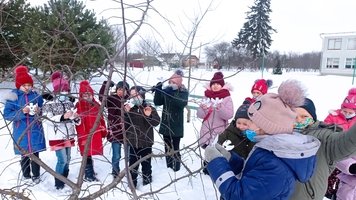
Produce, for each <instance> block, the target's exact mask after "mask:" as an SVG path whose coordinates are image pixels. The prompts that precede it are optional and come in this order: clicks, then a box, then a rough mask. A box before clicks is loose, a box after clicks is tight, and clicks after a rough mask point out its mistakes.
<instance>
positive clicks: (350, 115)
mask: <svg viewBox="0 0 356 200" xmlns="http://www.w3.org/2000/svg"><path fill="white" fill-rule="evenodd" d="M355 116H356V113H352V114H348V115H345V118H346V119H351V118H353V117H355Z"/></svg>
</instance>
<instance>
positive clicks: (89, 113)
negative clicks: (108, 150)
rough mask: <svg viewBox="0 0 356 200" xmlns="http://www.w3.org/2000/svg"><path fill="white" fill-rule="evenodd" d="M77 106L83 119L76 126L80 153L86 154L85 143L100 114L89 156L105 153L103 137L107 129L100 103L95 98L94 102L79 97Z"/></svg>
mask: <svg viewBox="0 0 356 200" xmlns="http://www.w3.org/2000/svg"><path fill="white" fill-rule="evenodd" d="M75 108H76V109H77V113H78V115H79V117H80V120H81V123H80V124H79V125H77V126H76V130H77V134H78V146H79V150H80V154H81V155H83V154H84V149H85V144H86V143H87V140H88V139H89V134H90V131H91V129H92V128H93V127H94V125H95V121H96V118H97V117H98V116H99V117H100V120H99V124H98V125H97V127H96V129H95V130H94V133H93V137H92V139H91V143H90V145H89V150H88V156H92V155H103V142H102V138H104V137H106V135H107V130H106V125H105V121H104V118H103V116H102V115H101V113H100V112H99V111H100V104H99V103H98V102H97V101H95V100H94V99H93V101H92V102H88V101H86V100H84V99H79V101H78V102H77V103H76V105H75Z"/></svg>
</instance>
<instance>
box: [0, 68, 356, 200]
mask: <svg viewBox="0 0 356 200" xmlns="http://www.w3.org/2000/svg"><path fill="white" fill-rule="evenodd" d="M215 72H216V71H205V70H201V69H198V70H194V71H193V72H192V76H193V77H194V78H197V79H203V80H200V81H198V80H196V79H193V80H192V82H191V88H192V89H191V90H190V93H191V94H195V95H203V94H204V85H205V84H207V83H208V81H210V79H211V78H212V77H213V73H215ZM222 72H223V73H224V75H225V78H226V80H225V81H226V82H228V83H230V84H231V85H232V86H233V91H232V92H231V95H232V97H233V101H234V109H235V110H236V109H237V108H238V106H239V105H240V104H241V103H242V102H243V100H244V98H245V97H247V96H250V89H251V86H252V84H253V82H254V81H255V80H256V79H258V78H262V77H261V76H262V74H261V72H240V73H237V74H236V72H235V71H224V70H223V71H222ZM172 74H173V71H166V70H161V69H160V68H155V69H154V70H151V71H147V70H146V71H143V70H142V69H135V70H133V71H129V74H128V76H129V77H131V78H132V79H130V78H129V79H128V82H129V84H130V85H131V86H132V85H134V84H136V85H141V86H144V87H145V88H147V89H149V88H151V87H152V86H153V85H155V84H156V83H157V82H159V81H160V80H162V78H163V79H167V78H169V77H170V76H171V75H172ZM187 75H188V72H187V71H185V76H187ZM263 78H265V79H272V80H273V86H272V88H271V89H270V92H276V89H277V88H278V86H279V84H280V83H281V82H282V81H284V80H287V79H297V80H299V81H301V82H302V83H303V84H304V86H305V87H306V88H307V89H308V97H309V98H311V99H312V100H313V101H314V103H315V105H316V107H317V115H318V119H320V120H323V119H324V118H325V117H326V115H327V113H328V110H329V109H336V108H339V107H340V105H341V102H342V101H343V99H344V98H345V96H346V95H347V92H348V90H349V89H350V88H351V87H352V77H345V76H320V75H319V74H318V73H312V72H290V73H286V72H285V73H284V74H283V75H272V74H271V73H269V72H264V74H263ZM104 80H105V78H102V77H100V78H95V79H92V80H91V83H92V85H93V87H94V89H95V90H96V91H98V90H99V88H100V85H101V83H102V81H104ZM113 80H114V82H116V83H117V82H118V81H120V80H121V78H120V77H119V76H118V75H117V74H114V77H113ZM184 84H185V85H187V84H188V82H187V79H186V78H184ZM1 88H4V87H1V85H0V89H1ZM0 91H2V92H3V90H0ZM146 98H147V99H152V94H151V93H148V94H146ZM157 109H158V110H159V111H161V108H160V107H158V108H157ZM2 110H3V104H1V111H2ZM195 114H196V113H195V111H193V113H192V118H191V121H190V122H189V123H185V127H184V128H185V133H184V134H185V136H184V138H183V139H182V140H181V147H182V148H184V147H187V146H189V145H191V144H193V143H195V145H193V149H190V150H188V149H187V150H184V151H183V152H182V159H183V162H184V164H185V165H186V166H187V167H188V168H189V170H190V171H194V170H197V169H199V168H200V167H201V159H200V158H199V155H202V154H203V152H202V151H201V150H200V149H199V148H195V147H196V140H197V137H198V133H199V129H200V126H201V120H199V119H196V118H195ZM5 123H6V122H5V121H4V120H3V118H2V117H1V116H0V127H1V131H0V152H2V153H1V156H0V177H1V178H0V189H8V188H15V189H17V190H18V191H22V190H23V189H24V188H27V189H26V193H28V194H29V195H30V198H31V199H46V200H51V199H66V198H68V193H69V192H70V191H69V190H70V188H69V187H68V186H66V187H65V189H64V190H62V191H57V190H56V189H55V188H54V179H53V177H52V176H51V175H50V174H49V173H46V172H45V171H44V170H43V169H42V170H41V173H42V176H41V179H42V182H41V183H39V184H38V185H31V186H30V187H27V186H19V185H21V184H24V183H23V182H20V180H19V178H20V177H21V173H20V171H21V170H20V165H19V159H20V158H19V157H18V156H14V153H13V145H12V141H11V138H10V136H9V131H8V130H7V128H4V127H5ZM157 130H158V127H157ZM155 141H156V143H155V144H154V146H153V149H154V150H153V151H154V153H156V154H159V153H162V152H163V151H164V147H163V143H162V139H161V137H160V135H159V134H157V132H156V133H155ZM103 142H104V143H105V150H104V156H96V157H94V159H95V160H94V169H95V171H96V172H97V177H98V178H99V179H100V182H96V183H84V185H83V187H82V188H87V186H89V185H90V187H88V190H87V192H86V193H84V192H82V193H81V195H83V196H85V195H87V194H89V192H90V193H92V192H94V191H97V190H98V189H99V188H100V187H102V186H105V185H107V184H109V183H111V182H112V177H111V175H110V173H111V165H110V160H111V148H110V147H111V145H110V143H108V142H107V141H103ZM122 153H123V151H122ZM40 158H41V159H42V161H44V162H45V163H46V164H48V165H49V166H50V167H52V168H54V167H55V164H56V156H55V154H54V152H52V151H50V150H49V149H47V151H45V152H42V153H40ZM80 162H81V156H80V154H79V151H78V149H77V147H74V148H73V149H72V162H71V165H70V173H69V179H70V180H72V181H74V182H76V180H77V175H78V173H79V167H80ZM120 165H121V169H124V161H122V162H121V163H120ZM152 169H153V174H152V176H153V182H152V184H151V185H147V186H143V185H142V181H141V179H139V181H138V186H137V193H138V194H139V195H140V194H143V193H147V192H152V191H156V190H160V191H159V192H155V194H154V195H147V196H145V197H146V198H147V199H170V200H171V199H181V200H188V199H189V200H190V199H195V200H203V199H209V200H210V199H218V198H219V196H220V195H219V192H218V191H217V189H216V188H215V187H214V185H213V183H212V181H211V179H210V178H209V176H207V175H204V174H203V173H195V174H193V175H190V176H187V175H188V174H189V173H188V171H187V169H185V168H184V167H182V168H181V170H180V171H178V172H176V173H175V172H173V171H172V170H171V169H167V168H166V164H165V160H164V158H153V159H152ZM185 176H187V177H185ZM180 177H185V178H181V179H180ZM172 179H179V180H178V181H176V182H173V183H172V184H170V185H168V186H167V187H165V186H166V185H167V184H169V183H171V180H172ZM126 182H127V181H126V179H124V182H123V183H119V184H118V185H117V188H116V189H114V190H112V191H110V192H108V193H106V194H105V195H103V196H102V199H130V196H129V195H128V193H130V190H129V189H128V188H127V183H126ZM162 187H165V188H164V189H162Z"/></svg>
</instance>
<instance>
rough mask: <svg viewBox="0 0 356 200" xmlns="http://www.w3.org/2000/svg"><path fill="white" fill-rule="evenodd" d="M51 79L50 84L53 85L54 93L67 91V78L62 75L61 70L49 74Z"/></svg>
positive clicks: (68, 89)
mask: <svg viewBox="0 0 356 200" xmlns="http://www.w3.org/2000/svg"><path fill="white" fill-rule="evenodd" d="M51 81H52V86H53V92H54V93H59V92H63V91H66V92H69V91H70V88H69V82H68V80H67V79H65V78H64V77H63V74H62V72H61V71H56V72H54V73H53V74H52V76H51Z"/></svg>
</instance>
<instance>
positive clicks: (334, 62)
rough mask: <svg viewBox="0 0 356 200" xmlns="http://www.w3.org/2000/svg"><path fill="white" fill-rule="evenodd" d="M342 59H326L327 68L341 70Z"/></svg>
mask: <svg viewBox="0 0 356 200" xmlns="http://www.w3.org/2000/svg"><path fill="white" fill-rule="evenodd" d="M339 62H340V58H327V59H326V68H332V69H335V68H339Z"/></svg>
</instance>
